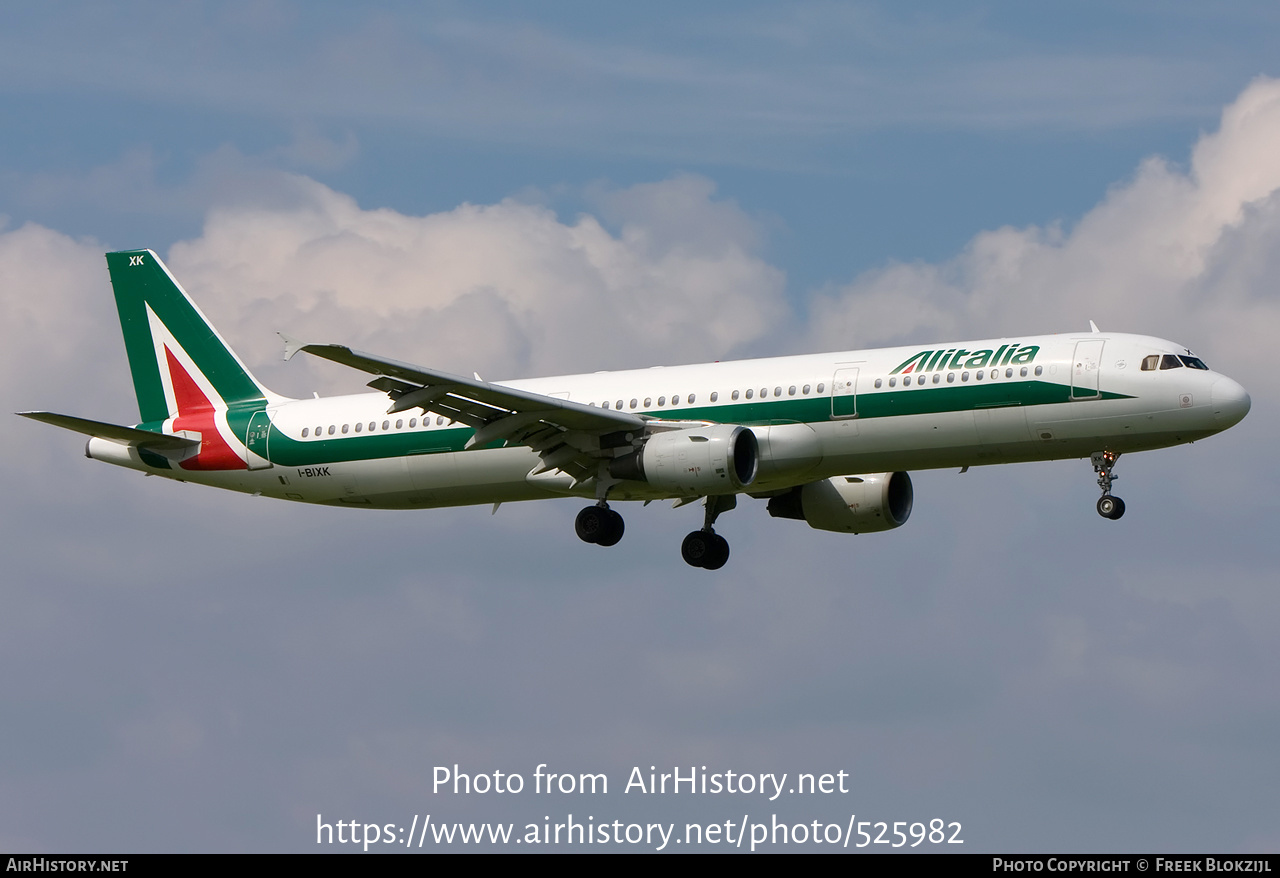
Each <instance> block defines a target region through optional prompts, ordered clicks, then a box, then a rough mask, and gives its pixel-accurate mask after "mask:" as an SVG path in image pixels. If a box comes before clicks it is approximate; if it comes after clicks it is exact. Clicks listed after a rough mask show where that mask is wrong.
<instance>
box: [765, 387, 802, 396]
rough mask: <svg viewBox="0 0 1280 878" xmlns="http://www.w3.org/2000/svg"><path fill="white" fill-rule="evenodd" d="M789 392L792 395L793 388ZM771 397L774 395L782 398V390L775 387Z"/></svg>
mask: <svg viewBox="0 0 1280 878" xmlns="http://www.w3.org/2000/svg"><path fill="white" fill-rule="evenodd" d="M791 392H792V393H795V388H794V387H793V388H791ZM763 395H764V394H761V396H763ZM773 395H774V396H782V388H781V387H775V388H773Z"/></svg>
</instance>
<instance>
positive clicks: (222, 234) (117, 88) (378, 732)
mask: <svg viewBox="0 0 1280 878" xmlns="http://www.w3.org/2000/svg"><path fill="white" fill-rule="evenodd" d="M7 17H8V20H7V22H6V27H5V28H4V29H3V31H2V32H0V114H2V115H0V118H3V119H4V120H5V124H4V125H3V126H0V309H2V310H0V318H3V325H4V326H5V328H6V350H5V352H4V353H3V354H0V376H3V383H2V386H3V389H4V394H5V401H6V404H7V405H8V406H9V410H11V411H19V410H27V409H52V410H58V411H66V412H70V413H74V414H79V415H82V416H85V417H91V418H101V419H104V420H112V421H119V422H124V421H130V420H131V419H132V418H134V417H135V411H136V406H135V403H134V401H133V397H132V390H131V387H130V385H129V383H128V377H127V368H126V365H125V361H124V356H123V350H122V345H121V344H120V339H119V335H118V331H117V329H116V323H115V315H114V307H113V304H112V301H111V298H110V291H109V288H108V286H107V283H106V272H105V271H104V270H103V268H104V263H103V260H102V257H101V253H102V252H103V251H104V250H107V249H116V248H125V247H150V248H153V249H155V250H156V251H157V252H159V253H160V254H161V255H162V256H163V257H164V258H165V259H166V260H167V261H168V263H169V265H170V267H171V268H172V269H173V270H174V272H175V274H176V275H177V276H178V277H179V278H180V279H181V280H182V281H183V283H184V284H185V285H186V287H187V289H188V290H189V291H190V292H191V293H192V294H193V296H194V297H195V298H196V299H197V301H198V302H199V303H200V305H201V307H202V308H203V309H204V310H205V312H206V313H207V314H209V315H210V317H211V318H212V319H213V320H214V321H215V323H217V324H218V326H219V328H220V330H221V331H222V333H223V334H224V336H226V337H227V338H228V339H229V340H230V341H231V342H232V344H233V345H234V346H235V347H236V348H237V350H238V351H240V353H241V354H242V355H243V356H244V357H245V359H246V360H247V361H248V362H249V363H250V364H251V365H252V366H253V368H254V369H255V371H257V372H258V374H259V375H260V377H262V378H263V379H264V380H266V381H267V382H268V383H270V384H271V385H272V386H273V387H275V388H276V389H278V390H280V391H282V392H286V393H290V394H294V395H305V394H308V393H310V392H311V391H312V390H321V391H326V392H353V391H355V390H357V389H359V387H360V383H361V382H360V380H359V377H358V376H352V375H350V374H346V373H344V372H343V371H342V370H340V369H336V368H331V367H326V366H325V365H324V364H306V363H299V362H297V361H294V362H291V363H289V364H287V365H286V364H282V363H280V362H279V360H278V355H279V348H278V340H277V338H276V336H275V335H274V332H275V330H277V329H281V330H285V331H287V332H291V333H293V334H296V335H302V336H306V337H317V338H325V339H326V340H328V339H332V340H334V341H342V342H345V343H351V344H353V345H356V346H359V347H361V348H364V349H367V350H375V351H380V352H383V353H385V354H386V355H388V356H392V357H397V358H400V359H406V360H414V361H419V362H422V363H424V364H426V365H431V366H436V367H440V368H445V369H451V370H454V371H459V372H463V373H469V372H470V371H472V370H478V371H480V372H481V373H482V374H484V375H486V377H488V376H490V375H493V376H519V375H526V374H554V373H557V372H570V371H587V370H591V369H598V368H606V367H608V368H615V367H627V366H645V365H651V364H654V363H671V362H692V361H699V360H707V359H720V358H726V357H732V356H744V355H773V354H789V353H797V352H802V351H807V350H818V349H833V348H849V347H854V346H861V345H874V344H883V343H897V342H902V343H908V342H910V343H915V342H920V343H925V342H928V341H931V340H933V339H935V338H962V337H973V336H982V335H993V334H997V333H1003V332H1018V333H1031V332H1055V331H1065V330H1068V329H1073V328H1078V327H1080V326H1083V325H1086V324H1087V321H1088V320H1089V319H1095V320H1097V321H1098V322H1099V323H1100V324H1101V325H1102V326H1103V327H1104V328H1108V329H1116V330H1124V331H1134V332H1144V333H1150V334H1154V335H1158V336H1164V337H1170V338H1175V339H1178V340H1180V341H1183V342H1185V343H1186V344H1188V345H1189V346H1191V347H1192V348H1193V349H1195V350H1196V351H1197V353H1199V354H1201V355H1202V356H1204V357H1205V358H1206V359H1207V360H1208V361H1209V362H1210V364H1211V365H1213V366H1214V367H1215V368H1218V369H1220V370H1222V371H1224V372H1226V373H1227V374H1229V375H1232V376H1233V377H1235V378H1237V379H1238V380H1240V381H1241V382H1242V383H1243V384H1244V385H1245V386H1246V387H1247V388H1248V389H1249V390H1250V392H1251V393H1252V395H1253V399H1254V410H1253V412H1252V413H1251V415H1250V416H1249V418H1248V419H1247V420H1246V421H1245V422H1244V423H1242V424H1241V425H1240V426H1239V427H1237V428H1236V429H1234V430H1233V431H1231V432H1230V433H1228V434H1225V435H1223V436H1220V437H1215V438H1214V439H1212V440H1209V441H1206V442H1204V443H1198V444H1197V445H1195V446H1188V447H1183V448H1178V449H1171V450H1168V451H1165V452H1157V453H1152V454H1148V455H1139V456H1137V457H1135V458H1133V459H1130V458H1125V459H1124V461H1122V463H1121V466H1120V467H1119V469H1118V472H1120V474H1121V475H1122V478H1123V479H1124V480H1123V481H1122V482H1121V484H1120V488H1122V489H1123V490H1122V492H1121V493H1123V495H1124V496H1125V497H1126V500H1127V501H1128V504H1129V513H1128V515H1127V516H1126V518H1125V519H1124V521H1123V522H1120V523H1118V524H1116V525H1109V524H1108V523H1106V522H1102V521H1101V520H1100V519H1098V517H1097V516H1096V515H1095V514H1094V513H1093V511H1092V508H1091V507H1092V503H1093V495H1094V492H1095V491H1096V489H1095V487H1094V485H1093V477H1092V473H1091V472H1090V469H1089V467H1088V465H1087V463H1085V462H1081V461H1074V462H1071V461H1064V462H1057V463H1051V464H1036V465H1026V466H1017V467H1006V468H1002V469H996V470H986V469H975V470H972V471H971V472H969V473H968V474H966V475H964V476H957V475H956V474H955V473H920V474H914V475H915V478H916V484H917V504H916V510H915V512H914V514H913V517H912V520H911V521H910V523H909V524H908V525H907V526H906V527H904V528H903V529H901V530H899V531H895V532H893V533H888V534H881V535H874V536H867V537H855V538H847V537H834V536H832V535H829V534H819V533H817V532H815V531H811V530H808V529H806V528H804V527H803V525H800V524H799V523H794V522H778V521H773V520H770V519H768V518H767V516H766V515H765V514H764V512H763V509H762V508H757V507H760V506H761V504H757V503H749V504H744V507H742V508H740V509H738V510H735V512H733V513H731V514H730V515H727V516H726V517H725V518H724V519H722V525H723V526H722V527H721V530H722V531H723V532H725V533H726V534H727V535H728V536H729V538H730V540H731V542H732V543H733V545H734V557H733V559H732V560H731V561H730V565H729V566H728V567H727V568H726V569H725V571H724V574H723V575H721V576H719V577H718V578H717V577H713V578H711V579H708V578H707V576H706V575H705V574H703V573H702V572H700V571H691V570H688V569H686V568H685V567H684V565H683V564H682V563H681V562H680V561H679V559H678V555H677V547H678V544H679V539H680V537H681V536H682V535H683V533H684V532H685V531H687V530H688V529H689V528H690V527H691V526H693V525H694V524H695V523H696V522H694V521H693V517H694V516H693V515H692V513H691V512H690V510H689V509H686V510H683V511H676V512H671V511H670V510H668V509H666V507H665V506H663V505H659V504H654V505H652V506H650V507H647V508H645V509H643V510H634V511H629V512H628V531H627V538H626V539H625V540H624V541H623V543H622V544H620V545H619V546H618V547H616V549H614V550H611V551H610V552H608V553H602V552H598V551H594V550H591V549H590V548H589V547H584V546H582V545H581V544H579V543H578V541H577V540H576V539H575V538H574V537H573V534H572V517H573V514H574V513H575V512H576V510H577V504H576V503H573V502H568V501H566V502H564V503H556V502H553V503H547V504H542V505H526V506H509V507H503V509H502V510H501V511H500V512H499V514H498V515H496V516H492V517H491V516H490V515H489V510H488V509H465V510H435V511H424V512H415V513H401V514H396V515H392V514H370V515H361V514H358V513H354V512H344V511H342V510H328V509H307V508H301V509H297V508H292V507H287V506H284V505H283V504H272V503H269V502H267V501H262V500H254V499H251V498H246V497H241V496H234V495H227V496H223V495H220V494H218V493H217V492H212V491H199V490H196V489H194V488H191V487H190V486H183V485H175V484H171V483H160V480H156V479H145V480H144V479H141V478H137V477H134V476H132V475H131V474H129V473H126V472H123V471H116V470H113V469H111V468H108V467H104V466H101V465H93V464H91V463H90V462H88V461H85V460H84V459H83V457H82V455H81V454H80V446H79V443H78V442H77V441H76V439H75V437H73V436H70V435H69V434H68V435H62V434H60V433H58V432H57V431H50V430H49V429H47V428H42V427H41V426H39V425H36V424H31V423H29V422H26V421H21V420H20V419H17V418H11V419H10V420H11V421H13V423H9V424H6V425H4V426H3V427H2V428H0V429H2V430H3V436H4V442H5V447H6V449H8V450H9V454H8V458H9V463H7V464H6V465H5V468H4V484H5V487H6V493H7V495H8V496H9V497H10V503H9V504H8V507H9V511H8V512H7V513H5V527H4V532H5V534H6V537H5V544H6V545H5V554H6V558H7V559H8V564H7V567H8V570H9V572H8V574H7V576H6V584H5V585H4V595H5V599H6V604H7V606H8V610H7V611H6V612H5V613H4V615H3V618H2V619H0V656H3V659H4V661H5V665H6V667H9V668H11V669H13V672H12V673H11V674H9V675H7V677H6V680H5V682H4V683H3V684H0V687H2V688H0V704H2V705H4V706H3V707H0V719H2V720H3V721H2V722H0V727H2V728H3V729H4V731H3V732H0V740H4V742H5V745H4V746H3V747H0V781H2V782H0V826H3V827H4V828H3V829H0V847H4V848H5V849H8V850H33V851H74V850H97V851H101V850H120V851H145V850H188V851H209V850H253V851H260V850H261V851H274V850H304V851H309V850H314V849H315V848H314V841H313V838H314V837H313V835H311V833H312V832H313V830H314V821H315V815H316V813H318V812H324V813H326V814H330V813H333V814H338V813H342V814H344V815H346V817H345V819H351V818H353V817H354V818H358V819H360V820H362V821H363V820H367V821H368V822H376V823H380V824H382V823H386V822H389V821H392V820H395V821H402V820H403V821H407V820H408V819H409V818H408V817H407V816H406V815H412V814H414V813H426V812H428V811H431V812H433V813H439V814H441V815H443V816H452V817H453V819H466V820H471V819H476V820H514V821H516V822H517V823H521V824H523V823H524V822H526V821H527V820H540V819H541V817H542V815H543V813H544V812H543V810H542V809H543V808H544V805H543V804H542V803H532V802H530V801H527V800H522V799H519V798H516V799H511V800H506V801H500V802H496V801H494V800H492V799H490V800H482V799H476V798H470V799H467V798H459V799H441V798H440V797H433V796H432V795H431V793H430V781H431V777H432V767H433V766H434V765H437V764H448V765H452V764H453V763H455V762H456V763H461V764H464V765H465V766H468V767H471V768H473V770H475V771H485V770H488V771H492V770H494V769H504V770H511V771H521V772H523V773H525V774H526V776H529V775H531V773H532V771H533V769H534V767H535V766H536V765H537V764H538V763H539V762H548V763H552V764H554V765H558V766H559V767H561V768H563V769H564V770H572V771H605V772H608V773H609V775H610V778H611V781H612V780H614V779H615V778H617V779H618V780H619V781H620V780H621V779H622V778H624V777H625V776H626V773H627V772H628V771H629V769H630V767H631V766H633V765H644V766H648V765H651V764H654V765H659V766H663V765H665V766H673V765H677V764H679V765H688V764H691V763H696V764H699V765H702V764H707V765H712V766H720V767H723V768H733V769H734V770H737V771H774V770H777V771H784V770H787V771H793V772H794V771H815V772H825V771H836V770H842V769H843V770H846V771H849V772H850V773H851V775H852V776H853V777H854V778H855V781H856V784H855V786H856V794H854V795H851V796H847V797H844V798H843V799H842V800H840V801H834V800H829V801H823V802H821V803H820V804H819V805H818V806H816V810H817V813H815V814H813V815H812V816H813V817H819V816H820V817H824V818H826V817H828V816H829V818H830V819H831V820H833V821H835V822H839V820H840V819H841V815H844V818H845V819H847V814H848V813H849V812H852V811H857V812H858V813H867V814H871V815H876V819H890V820H892V819H908V820H916V819H929V818H930V817H932V816H943V817H946V818H947V819H948V820H951V819H955V820H959V821H962V822H963V823H964V825H965V827H966V830H965V837H966V839H967V840H968V844H967V845H966V848H965V849H966V850H971V851H972V850H984V851H986V850H998V851H1017V850H1029V851H1034V850H1050V849H1053V850H1108V851H1110V850H1139V849H1141V850H1169V851H1173V850H1186V851H1196V850H1213V851H1234V850H1274V849H1275V848H1276V846H1277V843H1280V837H1278V836H1277V835H1276V830H1275V826H1276V816H1277V814H1276V810H1275V804H1274V800H1273V799H1274V797H1273V796H1271V795H1270V791H1271V790H1274V788H1275V785H1276V781H1277V780H1280V761H1278V760H1277V758H1276V755H1275V753H1274V747H1273V746H1272V742H1274V740H1275V739H1276V737H1277V734H1280V710H1278V709H1277V704H1276V701H1275V696H1274V680H1275V679H1276V676H1277V672H1278V671H1280V649H1278V648H1277V644H1276V641H1275V637H1274V633H1273V632H1274V630H1275V627H1276V626H1275V622H1276V620H1277V618H1278V617H1280V601H1278V600H1277V598H1276V597H1275V594H1274V585H1273V583H1274V579H1275V575H1276V570H1277V554H1276V548H1275V544H1274V539H1273V538H1272V534H1273V533H1274V530H1275V525H1276V522H1277V508H1276V501H1275V499H1274V494H1275V492H1274V485H1275V484H1276V476H1277V473H1276V465H1275V462H1274V453H1273V448H1272V446H1273V443H1272V442H1271V441H1270V438H1269V437H1270V436H1272V435H1274V429H1273V428H1274V427H1276V426H1277V425H1276V424H1275V423H1274V418H1275V416H1274V414H1273V412H1274V402H1275V401H1276V400H1277V398H1278V397H1280V386H1278V385H1277V382H1276V379H1275V376H1274V375H1273V374H1271V371H1270V369H1271V367H1270V364H1269V358H1270V354H1269V350H1270V346H1271V345H1273V344H1274V338H1275V334H1276V331H1277V330H1278V329H1280V308H1278V305H1277V298H1276V292H1275V287H1274V278H1275V277H1276V270H1277V269H1280V263H1278V262H1277V257H1276V256H1275V255H1274V254H1275V253H1280V247H1277V246H1276V245H1277V244H1280V195H1277V191H1280V159H1277V158H1276V156H1275V155H1273V154H1272V153H1274V152H1275V150H1274V147H1273V145H1274V143H1275V142H1277V140H1276V136H1277V135H1278V133H1280V83H1277V81H1276V80H1274V79H1271V78H1269V77H1277V76H1280V70H1277V69H1276V67H1275V62H1274V45H1275V42H1276V38H1277V36H1278V35H1280V12H1277V11H1276V10H1275V9H1274V8H1273V6H1272V5H1270V4H1263V3H1239V4H1232V5H1231V6H1230V7H1228V8H1225V9H1224V8H1216V7H1215V8H1214V9H1213V10H1212V12H1209V11H1206V9H1205V8H1204V7H1203V6H1202V5H1200V4H1190V3H1186V4H1177V3H1175V4H1165V3H1162V4H1147V3H1135V4H1128V5H1126V6H1124V7H1123V8H1122V9H1116V8H1114V6H1113V5H1112V4H1106V5H1104V4H1101V3H1098V4H1075V5H1072V6H1071V7H1070V8H1069V10H1063V11H1056V12H1055V11H1052V10H1045V9H1042V8H1039V7H1028V6H1026V5H1025V4H1001V3H994V4H982V5H975V6H970V7H968V8H965V9H958V8H956V7H955V5H954V4H918V5H914V6H913V7H911V9H910V10H909V11H904V10H903V9H902V8H901V7H900V6H898V5H890V4H875V3H865V4H838V3H805V4H790V5H786V6H777V5H775V4H754V5H752V4H700V5H697V6H695V7H694V8H693V9H689V8H688V6H687V4H647V5H646V6H645V7H644V8H643V10H630V11H626V12H622V11H618V10H614V9H612V8H606V7H601V6H600V5H598V4H569V3H566V4H552V5H549V6H546V7H540V8H538V9H536V10H534V9H531V8H529V7H527V6H525V5H523V4H484V5H477V4H450V3H441V4H434V5H430V6H424V5H422V4H394V3H388V4H378V5H364V6H361V7H360V8H359V10H358V11H353V9H352V8H351V7H350V6H348V5H345V4H321V3H307V4H302V3H289V2H261V3H255V2H243V3H221V4H204V3H191V4H182V5H174V4H154V5H148V4H134V3H130V4H85V3H49V4H42V5H39V6H34V7H30V8H27V9H23V10H19V11H12V10H11V11H10V12H9V13H8V16H7ZM791 525H794V526H791ZM588 804H589V806H590V807H591V808H592V809H594V812H595V813H597V814H598V815H610V816H611V817H612V815H618V816H619V817H621V818H623V819H628V818H634V819H672V820H683V819H686V818H687V819H699V820H713V819H720V820H723V819H726V815H727V814H731V813H732V814H740V813H741V812H742V810H743V808H742V807H741V803H740V802H735V801H727V802H726V801H725V800H710V801H708V800H691V799H680V800H676V799H667V800H662V801H660V802H657V803H656V804H655V803H654V802H652V801H637V800H636V799H635V798H634V797H632V798H630V799H629V798H627V797H625V796H621V795H616V794H611V795H610V796H608V797H601V798H600V799H599V800H597V801H592V802H590V803H588ZM545 807H551V808H553V809H560V810H568V808H569V806H568V805H565V803H558V804H556V805H553V806H545ZM577 807H580V806H579V805H577V804H574V805H573V808H577ZM768 807H769V806H768V804H767V803H752V804H751V810H752V811H758V812H759V813H761V814H765V813H767V811H768ZM809 807H810V806H809V805H807V804H806V805H804V806H798V805H795V804H788V805H785V806H779V809H778V810H779V812H780V813H784V812H785V813H787V814H790V815H795V816H797V819H799V817H802V816H804V814H807V813H809V812H808V811H806V808H809ZM553 813H554V810H553ZM879 815H884V817H883V818H881V817H880V816H879ZM335 819H338V818H335Z"/></svg>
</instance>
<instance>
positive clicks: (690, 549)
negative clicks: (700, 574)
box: [680, 530, 711, 567]
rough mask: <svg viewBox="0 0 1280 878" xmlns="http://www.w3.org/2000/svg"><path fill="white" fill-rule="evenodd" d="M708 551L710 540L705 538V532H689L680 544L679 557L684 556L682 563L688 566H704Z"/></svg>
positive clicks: (709, 549)
mask: <svg viewBox="0 0 1280 878" xmlns="http://www.w3.org/2000/svg"><path fill="white" fill-rule="evenodd" d="M710 551H711V541H710V540H708V539H707V534H705V533H703V532H702V531H700V530H695V531H694V532H693V533H691V534H689V535H688V536H687V537H685V538H684V542H683V543H681V544H680V557H682V558H684V563H686V564H688V565H689V566H690V567H705V566H706V565H707V557H708V555H709V554H710Z"/></svg>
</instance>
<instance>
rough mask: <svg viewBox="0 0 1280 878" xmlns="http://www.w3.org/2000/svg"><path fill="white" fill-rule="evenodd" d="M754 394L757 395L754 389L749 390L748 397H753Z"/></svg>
mask: <svg viewBox="0 0 1280 878" xmlns="http://www.w3.org/2000/svg"><path fill="white" fill-rule="evenodd" d="M753 396H755V391H754V390H748V391H747V399H751V397H753Z"/></svg>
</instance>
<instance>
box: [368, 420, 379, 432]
mask: <svg viewBox="0 0 1280 878" xmlns="http://www.w3.org/2000/svg"><path fill="white" fill-rule="evenodd" d="M376 429H378V424H377V422H376V421H370V422H369V432H370V433H372V432H373V431H374V430H376Z"/></svg>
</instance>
